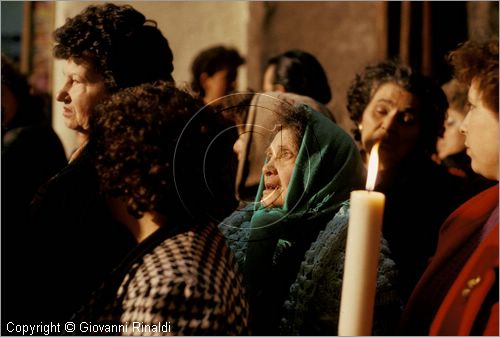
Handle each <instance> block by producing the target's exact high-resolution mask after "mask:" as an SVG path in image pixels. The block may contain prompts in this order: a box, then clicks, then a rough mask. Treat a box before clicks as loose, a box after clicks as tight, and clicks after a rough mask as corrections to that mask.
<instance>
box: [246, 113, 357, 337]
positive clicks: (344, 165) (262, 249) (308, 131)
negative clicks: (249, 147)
mask: <svg viewBox="0 0 500 337" xmlns="http://www.w3.org/2000/svg"><path fill="white" fill-rule="evenodd" d="M294 108H296V109H299V110H301V111H303V113H305V114H307V116H308V124H307V126H306V128H305V132H304V136H303V139H302V142H301V145H300V148H299V152H298V155H297V158H296V162H295V168H294V171H293V173H292V177H291V179H290V184H289V187H288V191H287V196H286V200H285V204H284V206H283V207H281V208H265V207H263V206H262V205H261V204H260V202H259V201H260V200H261V197H262V192H263V190H264V180H263V176H262V175H261V179H260V185H259V189H258V193H257V196H256V201H257V202H256V204H255V209H254V212H253V215H252V217H251V221H250V228H249V231H250V233H249V240H248V244H247V249H246V256H245V259H244V260H245V262H244V268H243V272H244V275H245V280H246V285H247V290H248V293H249V299H250V302H251V305H253V306H254V308H253V311H255V313H256V316H257V317H255V321H256V322H257V324H259V323H258V322H259V321H260V320H261V319H263V320H268V319H269V317H270V316H271V315H270V314H269V312H270V311H271V310H273V309H272V308H273V305H272V304H271V305H269V303H270V301H271V302H272V301H274V303H275V305H277V306H279V307H281V304H282V300H283V296H286V294H287V293H288V288H289V286H290V284H291V283H292V282H293V280H294V278H295V277H296V275H297V272H298V268H299V266H300V262H301V261H302V260H303V256H304V253H305V251H306V250H307V249H308V248H309V246H310V244H311V243H312V242H313V241H314V240H315V239H316V237H317V235H318V233H319V232H320V231H321V230H322V229H324V227H325V226H326V224H327V222H328V221H329V220H330V219H332V218H333V217H334V215H335V214H336V212H337V211H338V210H339V209H340V207H341V206H342V203H343V202H345V201H346V200H348V199H349V195H350V192H351V191H352V190H354V189H358V188H361V187H362V186H363V182H364V176H365V171H364V167H363V163H362V159H361V156H360V154H359V151H358V149H357V147H356V146H355V144H354V143H353V141H352V139H351V137H350V136H349V135H348V134H347V133H346V132H345V131H343V130H342V129H341V128H340V127H338V126H337V125H335V124H334V123H333V122H332V121H331V120H330V119H328V118H326V117H325V116H323V115H322V114H321V113H319V112H317V111H315V110H313V109H312V108H311V107H309V106H308V105H305V104H298V105H295V106H294ZM280 292H281V293H282V294H281V295H280V294H279V293H280ZM280 296H281V298H280ZM273 298H274V299H275V300H273ZM279 307H278V309H279ZM274 308H276V307H274ZM262 328H263V329H266V331H259V327H256V330H255V332H256V333H259V332H264V333H273V332H274V331H270V330H267V327H266V326H265V324H263V326H262Z"/></svg>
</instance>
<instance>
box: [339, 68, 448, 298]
mask: <svg viewBox="0 0 500 337" xmlns="http://www.w3.org/2000/svg"><path fill="white" fill-rule="evenodd" d="M347 101H348V105H347V108H348V110H349V113H350V117H351V119H352V120H353V121H354V122H355V123H356V124H357V126H358V127H357V129H356V130H354V136H355V139H356V140H358V141H359V142H360V146H361V151H362V153H364V154H365V155H366V154H368V153H369V151H370V149H371V148H372V146H373V145H374V144H375V143H377V142H380V150H379V154H380V173H379V179H378V186H377V190H380V191H381V192H383V193H384V194H385V195H386V198H387V199H386V207H385V211H384V222H383V229H382V230H383V234H384V237H385V238H386V239H387V241H388V242H389V246H390V248H391V250H392V252H393V257H394V260H395V262H396V264H397V265H398V268H399V270H400V278H399V280H400V291H401V295H402V298H403V299H404V300H406V299H407V298H408V295H409V293H410V292H411V290H412V289H413V287H414V286H415V284H416V282H417V280H418V278H419V277H420V275H421V273H422V272H423V270H424V268H425V266H426V263H427V260H428V258H429V257H430V256H431V254H432V253H433V251H434V249H435V248H436V242H437V237H438V233H439V226H440V224H441V223H442V222H443V220H444V219H445V217H446V216H447V215H448V214H449V213H450V212H451V210H452V209H453V207H455V206H456V205H457V202H456V201H455V200H454V197H455V195H456V194H455V190H456V189H457V187H456V186H457V185H455V184H456V183H455V181H454V177H452V176H451V175H449V174H448V172H446V170H445V169H443V168H441V167H439V166H438V165H437V164H436V163H434V162H433V161H432V159H431V155H432V153H434V152H435V144H436V139H437V137H438V136H439V135H441V134H442V131H443V122H444V118H445V114H446V109H447V107H448V102H447V100H446V96H445V95H444V93H443V91H442V90H441V88H440V87H439V86H438V85H437V84H436V83H434V81H432V80H431V79H430V78H428V77H425V76H422V75H420V74H418V73H416V72H414V71H413V70H412V69H410V68H409V67H406V66H402V65H399V64H397V63H395V62H391V61H387V62H382V63H379V64H377V65H374V66H368V67H366V68H365V70H364V72H363V73H361V74H358V75H357V76H356V78H355V80H354V81H353V83H352V84H351V87H350V88H349V90H348V96H347Z"/></svg>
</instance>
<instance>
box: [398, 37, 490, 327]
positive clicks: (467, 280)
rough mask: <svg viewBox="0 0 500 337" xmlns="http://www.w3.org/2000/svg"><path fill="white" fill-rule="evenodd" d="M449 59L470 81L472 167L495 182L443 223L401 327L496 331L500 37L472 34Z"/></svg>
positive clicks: (464, 128)
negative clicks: (474, 36) (478, 38)
mask: <svg viewBox="0 0 500 337" xmlns="http://www.w3.org/2000/svg"><path fill="white" fill-rule="evenodd" d="M449 61H450V63H451V65H452V66H453V67H454V70H455V77H456V78H457V79H458V80H459V81H460V82H462V83H465V84H467V85H468V86H469V91H468V102H469V104H470V108H469V111H468V113H467V115H466V117H465V119H464V121H463V122H462V124H461V126H460V130H461V132H462V133H463V134H464V135H465V146H466V147H467V155H469V156H470V158H471V165H472V169H473V170H474V172H476V173H478V174H480V175H482V176H483V177H485V178H487V179H490V180H492V181H494V182H496V184H495V185H494V186H493V187H490V188H488V189H487V190H485V191H483V192H481V193H479V194H478V195H476V196H474V197H472V198H471V199H470V200H468V201H467V202H466V203H464V204H463V205H461V206H460V207H459V208H457V209H456V210H455V211H454V212H453V213H452V214H451V215H450V216H449V217H448V219H446V221H445V222H444V223H443V225H442V226H441V231H440V233H439V241H438V245H437V249H436V251H435V253H434V256H433V257H432V259H431V262H430V263H429V265H428V267H427V269H426V270H425V272H424V274H423V275H422V277H421V278H420V280H419V282H418V284H417V286H416V287H415V289H414V291H413V293H412V295H411V297H410V300H409V301H408V305H407V307H406V308H405V311H404V313H403V319H402V322H401V332H400V333H402V334H409V335H427V334H429V335H447V336H498V174H499V173H498V155H499V153H498V39H496V38H495V39H492V40H489V41H481V42H479V41H468V42H466V43H464V44H462V45H460V46H459V47H458V48H457V49H456V50H455V51H453V52H451V53H450V55H449Z"/></svg>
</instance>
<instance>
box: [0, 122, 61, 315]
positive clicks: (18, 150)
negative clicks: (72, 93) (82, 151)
mask: <svg viewBox="0 0 500 337" xmlns="http://www.w3.org/2000/svg"><path fill="white" fill-rule="evenodd" d="M66 164H67V160H66V155H65V153H64V148H63V146H62V144H61V141H60V140H59V138H58V137H57V135H56V134H55V132H54V131H53V130H52V128H51V127H50V126H48V125H42V124H39V125H29V126H22V127H16V128H12V129H10V130H7V131H5V132H4V133H3V134H2V184H1V185H2V212H1V213H2V235H1V236H2V275H3V277H2V309H3V310H2V312H3V318H4V321H8V319H9V318H10V317H11V316H10V315H11V314H13V313H14V311H15V308H14V307H15V306H16V305H18V304H19V297H18V295H19V294H17V293H16V292H13V291H12V290H13V289H14V288H15V287H16V285H17V280H16V278H15V275H18V273H19V270H20V269H22V268H24V266H22V265H19V263H18V262H19V260H18V257H19V254H20V251H23V250H24V247H23V248H21V247H20V246H19V245H20V242H23V241H24V239H25V238H26V232H27V230H26V227H25V219H26V214H27V212H28V208H29V204H30V202H31V199H32V198H33V196H34V195H35V193H36V190H37V189H38V187H39V186H40V185H42V184H44V183H45V182H47V181H48V180H49V179H50V178H51V177H52V176H53V175H55V174H56V173H57V172H59V171H60V170H61V169H62V168H63V167H64V166H66Z"/></svg>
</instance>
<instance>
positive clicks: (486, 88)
mask: <svg viewBox="0 0 500 337" xmlns="http://www.w3.org/2000/svg"><path fill="white" fill-rule="evenodd" d="M448 60H449V62H450V64H451V65H452V66H453V68H454V70H455V77H456V78H457V79H458V80H459V81H460V82H463V83H465V84H467V85H470V84H471V82H472V80H473V79H477V80H478V89H479V91H480V92H481V99H482V100H483V102H484V103H485V105H486V106H487V107H488V108H489V109H491V110H493V111H494V112H496V113H497V114H498V38H494V39H491V40H488V41H467V42H465V43H463V44H461V45H460V46H459V48H458V49H456V50H455V51H452V52H451V53H450V54H449V56H448Z"/></svg>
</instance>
